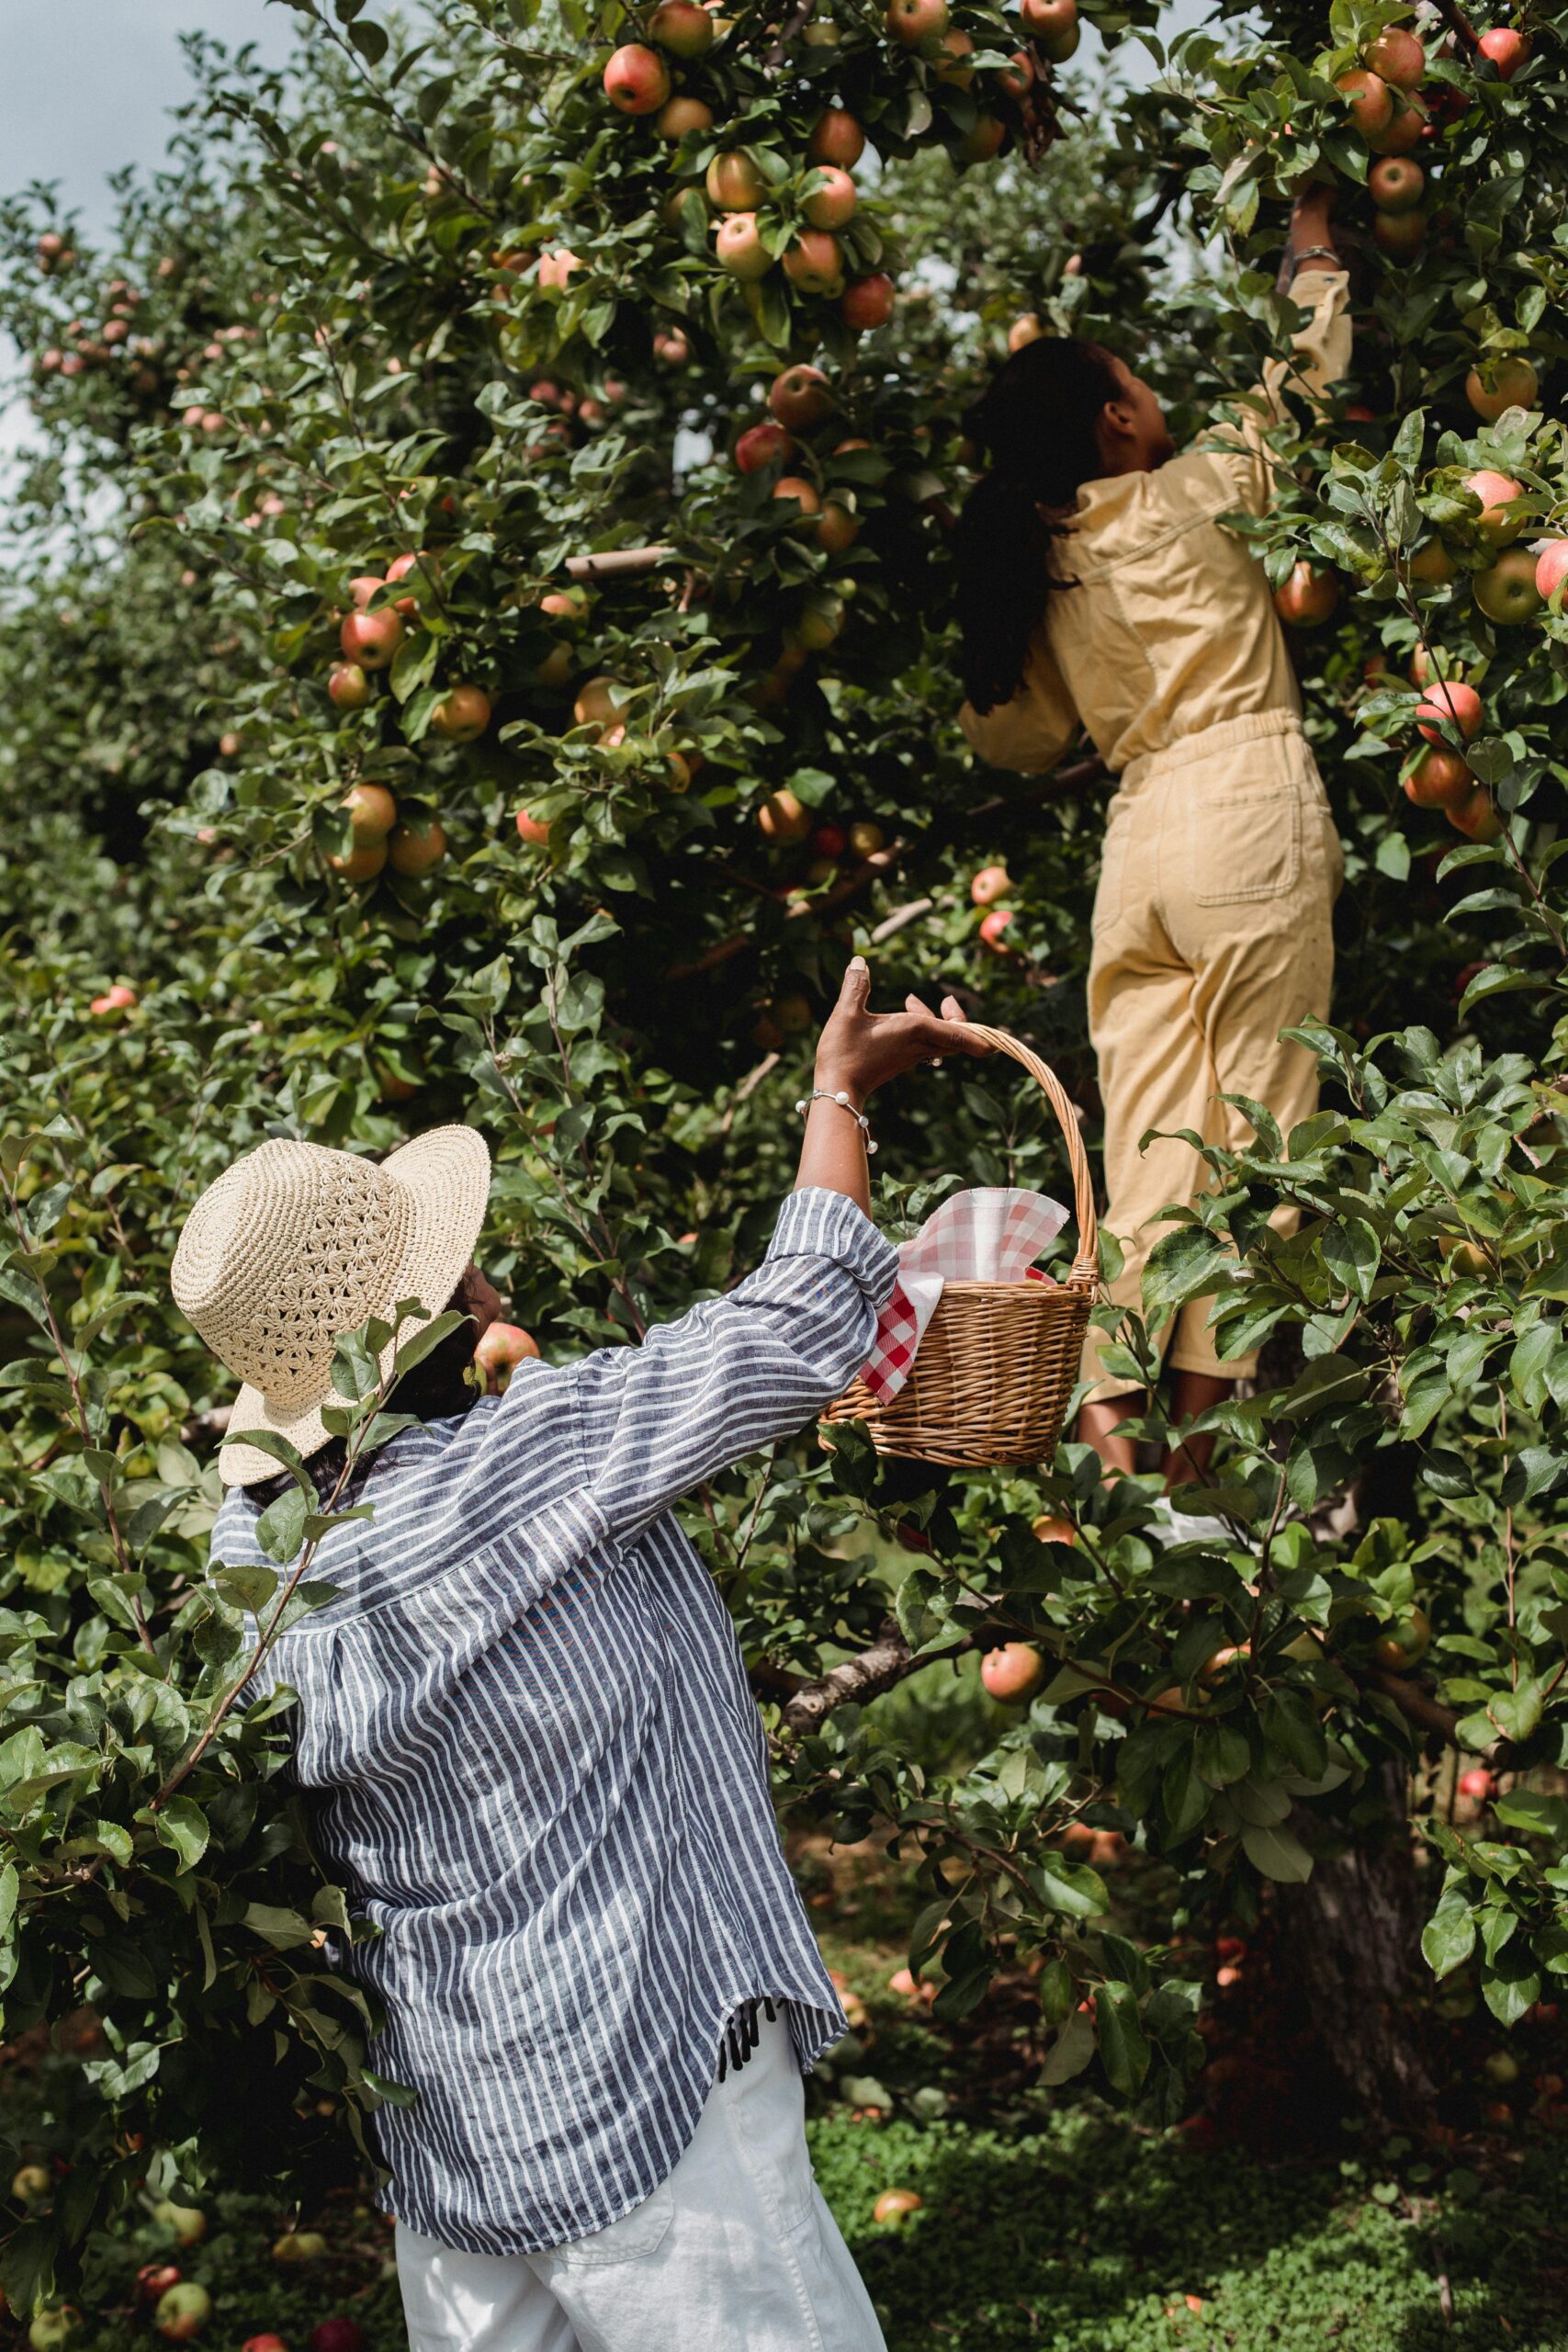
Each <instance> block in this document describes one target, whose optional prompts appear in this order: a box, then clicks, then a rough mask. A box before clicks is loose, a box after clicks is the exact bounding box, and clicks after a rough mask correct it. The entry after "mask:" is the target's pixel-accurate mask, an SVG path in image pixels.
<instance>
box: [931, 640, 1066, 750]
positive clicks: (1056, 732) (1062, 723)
mask: <svg viewBox="0 0 1568 2352" xmlns="http://www.w3.org/2000/svg"><path fill="white" fill-rule="evenodd" d="M958 723H959V725H960V726H961V727H962V728H963V729H964V734H965V735H966V736H967V738H968V740H969V743H970V746H971V748H972V749H973V750H974V751H976V752H978V753H979V755H980V757H981V759H983V760H984V761H986V762H987V764H988V765H989V766H991V767H994V768H1009V769H1010V770H1011V771H1012V772H1013V774H1014V775H1045V774H1046V773H1047V771H1048V770H1050V769H1051V768H1054V767H1055V764H1056V763H1057V761H1058V760H1059V759H1060V758H1061V756H1062V754H1063V752H1065V751H1066V748H1067V746H1068V744H1069V743H1070V742H1071V741H1072V740H1073V738H1074V736H1075V735H1077V731H1078V728H1079V726H1080V725H1081V723H1082V722H1081V721H1080V719H1079V718H1078V713H1077V706H1076V705H1075V703H1074V701H1073V698H1072V695H1070V694H1069V692H1068V691H1067V684H1066V680H1065V679H1064V677H1063V676H1062V673H1061V671H1060V670H1059V669H1058V668H1057V666H1056V659H1055V655H1054V654H1053V652H1052V651H1051V648H1050V646H1049V644H1048V643H1047V642H1046V638H1045V632H1044V630H1043V628H1042V629H1038V630H1036V632H1035V636H1034V642H1033V644H1032V646H1031V647H1030V650H1029V661H1028V664H1027V666H1026V668H1025V670H1024V673H1023V683H1022V684H1021V686H1020V687H1019V690H1018V692H1017V694H1016V695H1014V696H1013V698H1012V700H1011V701H1010V702H1003V703H998V704H997V706H996V707H995V708H994V709H992V710H987V712H986V713H985V714H984V716H982V715H981V713H980V712H979V711H977V710H975V709H973V708H972V707H970V705H969V704H968V703H965V704H964V708H963V709H962V711H961V712H960V713H959V721H958Z"/></svg>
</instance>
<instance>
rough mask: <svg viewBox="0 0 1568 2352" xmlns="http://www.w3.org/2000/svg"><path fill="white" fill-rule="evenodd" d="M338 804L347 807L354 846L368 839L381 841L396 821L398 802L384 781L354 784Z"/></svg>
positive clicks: (360, 847) (360, 846)
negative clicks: (382, 782) (381, 782)
mask: <svg viewBox="0 0 1568 2352" xmlns="http://www.w3.org/2000/svg"><path fill="white" fill-rule="evenodd" d="M338 806H339V808H340V809H346V810H347V811H348V823H349V830H350V831H351V832H352V833H353V835H354V842H355V848H356V849H363V848H364V847H365V845H366V843H367V842H384V841H385V840H386V838H387V835H388V834H389V832H390V831H391V830H392V827H393V826H394V825H395V824H396V823H397V821H398V804H397V802H396V801H395V800H394V799H393V797H392V796H391V794H390V793H389V791H388V789H387V787H386V786H385V785H384V784H356V785H355V786H354V788H353V790H352V791H351V792H348V793H345V794H344V797H343V799H342V800H340V801H339V803H338Z"/></svg>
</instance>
